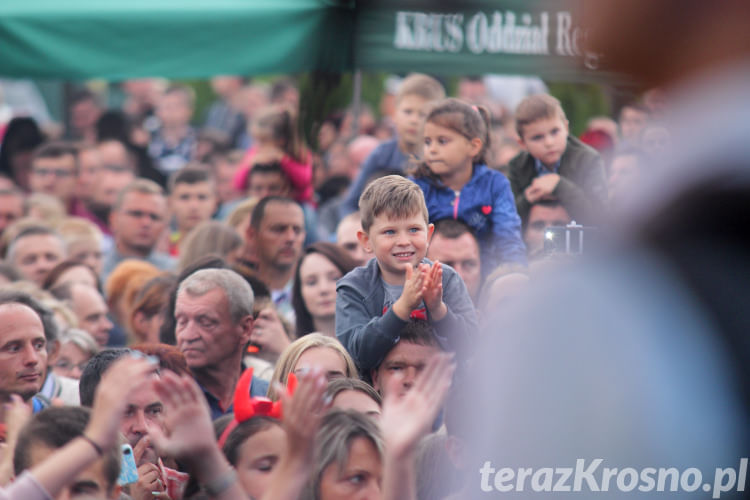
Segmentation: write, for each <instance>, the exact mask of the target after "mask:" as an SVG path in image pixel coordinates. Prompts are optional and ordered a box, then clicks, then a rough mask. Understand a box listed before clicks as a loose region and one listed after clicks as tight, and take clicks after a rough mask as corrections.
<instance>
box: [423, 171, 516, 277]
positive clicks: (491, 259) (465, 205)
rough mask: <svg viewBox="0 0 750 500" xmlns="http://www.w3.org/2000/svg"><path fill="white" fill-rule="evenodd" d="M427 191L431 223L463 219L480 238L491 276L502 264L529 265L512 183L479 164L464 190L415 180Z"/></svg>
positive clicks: (484, 271)
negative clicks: (455, 189) (454, 189)
mask: <svg viewBox="0 0 750 500" xmlns="http://www.w3.org/2000/svg"><path fill="white" fill-rule="evenodd" d="M412 180H413V181H414V182H416V183H417V184H418V185H419V187H420V188H422V192H423V193H424V198H425V202H426V203H427V210H428V211H429V214H430V222H433V223H434V222H436V221H439V220H441V219H447V218H453V219H460V220H462V221H463V222H465V223H466V224H468V225H469V226H470V227H471V228H472V229H473V230H474V232H475V234H476V235H477V238H478V239H479V249H480V253H481V259H482V274H483V275H485V276H486V275H487V274H489V273H490V272H492V270H493V269H495V268H496V267H497V266H498V265H499V264H504V263H507V262H514V263H519V264H524V265H525V264H526V246H525V245H524V244H523V240H522V239H521V218H520V217H519V216H518V212H517V211H516V202H515V199H514V197H513V191H512V190H511V188H510V182H508V179H507V178H506V177H505V176H504V175H503V174H502V173H500V172H498V171H496V170H491V169H490V168H488V167H487V165H475V166H474V173H473V175H472V177H471V180H470V181H469V182H468V183H467V184H466V185H465V186H464V187H463V189H461V191H460V192H456V191H453V190H452V189H450V188H447V187H445V186H444V185H442V183H440V181H435V180H432V179H426V178H416V179H414V178H413V179H412Z"/></svg>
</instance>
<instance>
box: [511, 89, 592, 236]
mask: <svg viewBox="0 0 750 500" xmlns="http://www.w3.org/2000/svg"><path fill="white" fill-rule="evenodd" d="M516 131H517V132H518V137H519V138H520V143H521V146H522V147H523V148H524V149H525V150H526V151H523V152H521V153H519V154H518V156H516V157H515V158H513V159H512V160H511V161H510V164H509V166H510V173H509V174H508V177H509V178H510V185H511V187H512V188H513V194H514V195H515V197H516V208H517V209H518V213H519V215H520V216H521V218H522V219H523V220H526V218H527V217H528V215H529V210H531V206H532V205H533V204H534V203H536V202H537V201H540V200H544V199H557V200H559V201H560V203H562V205H563V206H564V207H565V210H567V211H568V213H569V214H570V216H571V217H572V218H573V219H574V220H575V221H576V222H579V223H585V224H592V223H595V222H597V221H598V220H599V219H600V218H601V216H602V213H603V212H604V210H605V209H606V203H607V179H606V176H605V173H604V164H603V163H602V159H601V157H600V156H599V153H597V152H596V150H594V149H593V148H590V147H589V146H587V145H585V144H584V143H582V142H581V141H579V140H578V139H576V138H575V137H571V136H569V134H568V120H567V119H566V118H565V112H564V111H563V109H562V106H561V105H560V101H558V100H557V99H555V98H554V97H552V96H550V95H546V94H540V95H532V96H529V97H527V98H525V99H524V100H523V101H521V103H520V104H519V105H518V108H517V109H516Z"/></svg>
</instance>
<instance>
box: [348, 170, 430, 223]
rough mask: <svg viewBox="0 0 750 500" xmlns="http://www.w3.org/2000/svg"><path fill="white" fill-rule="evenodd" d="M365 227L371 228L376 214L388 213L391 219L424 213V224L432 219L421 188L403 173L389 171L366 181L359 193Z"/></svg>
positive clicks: (360, 210)
mask: <svg viewBox="0 0 750 500" xmlns="http://www.w3.org/2000/svg"><path fill="white" fill-rule="evenodd" d="M359 212H360V214H361V215H362V230H363V231H364V232H368V231H370V227H371V226H372V224H373V222H374V221H375V217H378V216H379V215H381V214H385V215H387V216H388V218H391V219H405V218H406V217H411V216H412V215H414V214H422V216H423V217H424V221H425V224H429V223H430V216H429V213H428V212H427V205H426V204H425V201H424V194H423V193H422V189H421V188H420V187H419V186H417V185H416V184H415V183H413V182H412V181H410V180H408V179H406V178H404V177H401V176H400V175H386V176H385V177H381V178H379V179H375V180H374V181H372V182H371V183H370V184H368V185H367V187H366V188H365V191H364V192H363V193H362V196H360V197H359Z"/></svg>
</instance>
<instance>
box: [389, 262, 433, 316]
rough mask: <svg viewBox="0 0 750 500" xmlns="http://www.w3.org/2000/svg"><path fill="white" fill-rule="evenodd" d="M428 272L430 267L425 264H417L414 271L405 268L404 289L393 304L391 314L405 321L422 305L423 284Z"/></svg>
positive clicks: (407, 267) (409, 266) (408, 266)
mask: <svg viewBox="0 0 750 500" xmlns="http://www.w3.org/2000/svg"><path fill="white" fill-rule="evenodd" d="M429 271H430V266H428V265H427V264H419V265H417V268H416V269H414V268H413V267H412V266H411V265H407V266H406V281H404V289H403V291H402V292H401V297H399V298H398V300H397V301H396V302H395V303H394V304H393V312H394V313H396V316H398V317H399V318H401V319H402V320H404V321H407V320H408V319H409V316H410V315H411V312H412V311H413V310H414V309H416V308H417V307H419V304H421V303H422V300H423V297H422V293H423V290H424V283H425V280H427V275H428V273H429Z"/></svg>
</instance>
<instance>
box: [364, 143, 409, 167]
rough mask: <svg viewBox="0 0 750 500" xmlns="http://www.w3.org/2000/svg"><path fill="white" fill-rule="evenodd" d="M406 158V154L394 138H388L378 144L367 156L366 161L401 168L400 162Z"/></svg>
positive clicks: (380, 165) (381, 165)
mask: <svg viewBox="0 0 750 500" xmlns="http://www.w3.org/2000/svg"><path fill="white" fill-rule="evenodd" d="M405 159H406V155H404V153H402V152H401V150H400V149H399V148H398V141H397V140H396V139H389V140H387V141H384V142H381V143H380V144H378V145H377V146H376V147H375V149H373V150H372V152H371V153H370V156H368V157H367V162H368V163H375V164H376V165H377V166H378V167H384V168H387V167H392V168H394V169H397V168H401V167H402V165H401V163H402V162H403V161H404V160H405Z"/></svg>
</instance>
